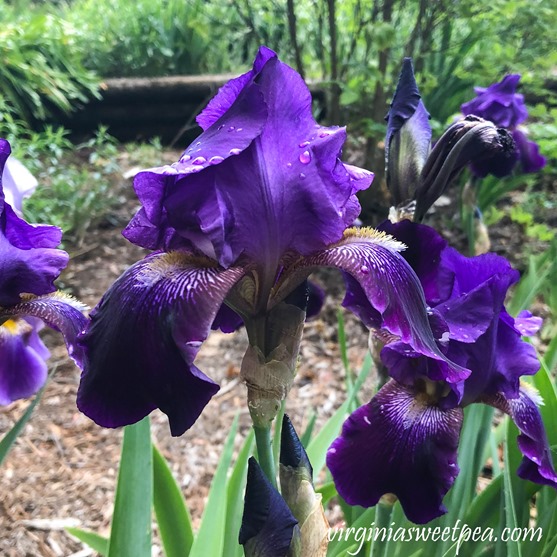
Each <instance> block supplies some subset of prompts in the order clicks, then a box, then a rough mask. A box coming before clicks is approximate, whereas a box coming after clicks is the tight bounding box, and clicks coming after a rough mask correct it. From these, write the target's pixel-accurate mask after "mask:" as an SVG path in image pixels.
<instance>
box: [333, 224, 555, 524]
mask: <svg viewBox="0 0 557 557" xmlns="http://www.w3.org/2000/svg"><path fill="white" fill-rule="evenodd" d="M383 228H384V230H386V231H387V232H389V233H390V234H392V235H393V236H394V237H395V238H397V239H398V240H400V241H403V242H404V243H405V244H406V245H408V250H407V251H406V252H404V255H405V257H407V260H408V262H409V263H410V264H411V265H412V267H413V268H414V270H415V271H416V273H417V274H418V276H419V278H420V280H421V282H422V285H423V287H424V291H425V294H426V300H427V303H428V304H429V306H430V307H431V314H432V315H431V317H432V322H436V323H437V329H438V331H439V336H440V338H441V344H442V345H443V350H444V352H445V353H446V355H447V356H448V357H449V358H450V359H451V360H453V361H455V362H457V363H459V364H460V365H462V366H463V367H466V368H468V369H470V370H471V373H470V375H469V376H468V377H467V378H465V379H464V380H456V381H454V380H453V378H451V377H448V376H447V375H446V374H445V373H444V370H443V369H441V368H440V367H439V365H438V364H437V362H435V361H433V360H431V359H429V358H427V357H423V356H422V355H420V354H417V353H416V352H415V350H413V349H412V347H411V346H409V345H408V344H406V343H405V342H401V341H397V340H394V341H393V342H391V343H389V344H387V345H386V346H385V348H383V351H382V353H381V357H382V360H383V362H384V364H385V365H386V366H387V368H388V370H389V374H390V376H391V379H390V381H389V382H388V383H387V384H386V385H385V386H384V387H383V388H382V389H381V390H380V391H379V392H378V393H377V394H376V395H375V396H374V397H373V398H372V400H371V401H370V402H369V403H368V404H366V405H364V406H362V407H361V408H359V409H358V410H356V411H355V412H354V413H353V414H352V415H351V416H350V417H349V419H348V420H347V421H346V422H345V424H344V427H343V430H342V433H341V436H340V437H339V438H338V439H336V441H335V442H334V443H333V444H332V446H331V448H330V449H329V451H328V454H327V465H328V466H329V469H330V470H331V473H332V475H333V478H334V480H335V483H336V486H337V489H338V492H339V493H340V494H341V495H342V496H343V497H344V499H345V500H346V501H347V502H348V503H350V504H352V505H361V506H364V507H369V506H373V505H375V504H376V503H377V502H378V500H379V498H380V497H381V496H382V495H383V494H385V493H394V494H395V495H396V496H397V497H398V498H399V500H400V502H401V505H402V507H403V509H404V512H405V514H406V516H407V517H408V518H409V519H410V520H412V521H413V522H417V523H425V522H429V521H430V520H432V519H434V518H436V517H438V516H440V515H441V514H443V513H444V512H446V509H445V507H444V506H443V504H442V500H443V497H444V496H445V494H446V493H447V491H448V490H449V489H450V487H451V486H452V484H453V483H454V480H455V478H456V476H457V474H458V464H457V447H458V440H459V434H460V428H461V424H462V417H463V411H462V408H463V407H465V406H467V405H469V404H472V403H485V404H489V405H491V406H494V407H496V408H499V409H500V410H502V411H504V412H506V413H507V414H509V415H510V417H511V418H512V419H513V420H514V422H515V423H516V425H517V427H518V428H519V430H520V435H519V437H518V446H519V448H520V450H521V451H522V453H523V455H524V458H523V460H522V463H521V465H520V467H519V469H518V475H519V476H520V477H522V478H525V479H529V480H531V481H534V482H537V483H540V484H545V485H550V486H552V487H555V488H557V475H556V474H555V470H554V468H553V464H552V459H551V452H550V449H549V446H548V442H547V438H546V434H545V430H544V427H543V423H542V420H541V416H540V413H539V410H538V404H539V403H540V398H539V395H538V394H537V392H536V391H535V389H533V388H532V387H531V386H530V385H529V384H527V383H524V382H522V381H521V376H523V375H533V374H534V373H536V371H537V370H538V368H539V362H538V360H537V358H536V354H535V350H534V348H533V347H532V346H531V345H530V344H528V343H527V342H525V341H523V340H522V339H521V336H530V335H532V334H534V333H535V332H536V331H537V330H538V328H539V326H540V325H541V320H540V319H539V318H536V317H532V315H531V314H530V313H528V312H523V313H521V314H520V315H519V316H518V317H516V318H513V317H511V316H510V315H509V314H508V313H507V311H506V310H505V307H504V299H505V295H506V293H507V290H508V288H509V287H510V286H511V285H512V284H514V283H515V282H516V281H517V280H518V273H517V272H516V271H514V270H513V269H512V268H511V267H510V265H509V263H508V262H507V261H506V260H505V259H504V258H503V257H500V256H497V255H494V254H486V255H481V256H477V257H472V258H468V257H464V256H463V255H461V254H459V253H458V252H457V251H456V250H454V249H452V248H450V247H447V243H446V242H445V241H444V240H443V239H442V238H441V237H440V236H439V235H438V234H437V232H435V230H433V229H432V228H430V227H427V226H424V225H419V224H415V223H412V222H410V221H408V220H405V221H402V222H400V223H398V224H390V223H387V224H385V225H383ZM351 303H352V304H354V306H355V307H358V311H359V312H360V314H362V315H363V314H365V313H366V311H368V310H367V309H366V307H365V301H364V300H363V299H362V297H361V296H360V298H359V299H358V298H357V297H354V298H353V299H352V301H351ZM434 328H435V327H434Z"/></svg>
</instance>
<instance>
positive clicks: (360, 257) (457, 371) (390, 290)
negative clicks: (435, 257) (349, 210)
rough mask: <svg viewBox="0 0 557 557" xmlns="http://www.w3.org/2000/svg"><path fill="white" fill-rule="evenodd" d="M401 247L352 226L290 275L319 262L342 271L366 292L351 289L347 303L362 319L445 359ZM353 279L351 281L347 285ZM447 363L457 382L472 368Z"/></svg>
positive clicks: (392, 241)
mask: <svg viewBox="0 0 557 557" xmlns="http://www.w3.org/2000/svg"><path fill="white" fill-rule="evenodd" d="M403 248H404V246H403V245H402V244H400V243H399V242H397V241H396V240H394V239H393V238H392V237H390V236H387V235H386V234H384V233H380V232H377V231H375V230H372V229H359V230H357V229H350V230H347V231H346V233H345V238H344V240H342V241H341V242H339V243H338V244H334V245H332V246H331V247H329V248H328V249H325V250H323V251H320V252H317V253H315V254H313V255H311V256H309V257H306V258H304V259H301V260H300V261H298V262H297V263H296V264H295V265H294V266H293V267H292V268H291V269H289V270H288V272H287V274H288V276H292V275H296V274H302V273H303V272H306V273H307V272H308V270H309V269H311V268H313V267H318V266H328V267H336V268H338V269H341V270H342V271H344V272H345V273H348V274H349V275H351V276H352V278H353V279H354V280H355V281H357V283H358V284H359V287H360V289H361V290H360V292H363V293H364V294H365V298H363V297H362V296H361V295H357V296H354V295H353V293H352V292H350V291H348V292H347V295H346V298H345V302H344V305H345V306H346V307H348V309H350V310H352V311H354V312H355V313H356V315H358V317H360V319H362V321H364V323H366V324H368V325H371V326H375V327H378V328H379V327H382V328H385V329H387V330H388V331H389V332H390V333H392V334H394V335H398V336H399V337H400V338H401V339H402V341H404V342H406V343H408V344H409V345H410V346H411V347H412V348H414V349H415V350H416V351H418V352H419V353H420V354H423V355H426V356H429V357H431V358H434V359H436V360H442V361H444V362H447V359H446V357H445V356H444V355H443V354H442V352H441V351H440V349H439V347H438V346H437V344H436V342H435V339H434V337H433V333H432V331H431V327H430V325H429V322H428V318H427V308H426V302H425V299H424V293H423V289H422V287H421V285H420V281H419V280H418V277H417V276H416V274H415V273H414V271H412V268H411V267H410V266H409V265H408V263H407V262H406V261H405V260H404V258H403V257H402V255H401V254H400V253H399V251H400V250H402V249H403ZM285 274H286V273H285ZM352 283H353V281H352V282H350V281H349V283H348V286H349V287H350V284H352ZM279 292H280V289H279ZM277 298H280V294H278V295H277ZM378 315H380V322H378V320H377V317H378ZM448 363H449V367H450V369H451V370H452V371H451V380H452V381H453V382H456V381H458V380H460V379H464V378H465V377H466V376H467V375H468V373H469V372H468V370H465V369H463V368H460V367H459V366H456V365H455V366H452V365H451V362H448Z"/></svg>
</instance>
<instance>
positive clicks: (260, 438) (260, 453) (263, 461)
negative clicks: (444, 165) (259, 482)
mask: <svg viewBox="0 0 557 557" xmlns="http://www.w3.org/2000/svg"><path fill="white" fill-rule="evenodd" d="M253 431H254V432H255V444H256V446H257V459H258V461H259V465H260V466H261V469H262V470H263V472H264V473H265V476H267V479H268V480H269V481H270V482H271V484H272V485H273V486H274V487H277V473H276V468H275V459H274V457H273V443H272V441H271V426H270V425H269V427H257V426H255V425H254V426H253Z"/></svg>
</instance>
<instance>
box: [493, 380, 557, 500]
mask: <svg viewBox="0 0 557 557" xmlns="http://www.w3.org/2000/svg"><path fill="white" fill-rule="evenodd" d="M483 402H485V403H486V404H490V405H491V406H495V407H496V408H499V409H500V410H502V411H503V412H506V413H507V414H509V416H510V417H511V418H512V420H513V421H514V423H515V424H516V426H517V427H518V429H519V430H520V435H519V436H518V447H519V449H520V451H521V452H522V454H523V455H524V458H523V459H522V462H521V463H520V466H519V468H518V471H517V473H518V475H519V476H520V477H521V478H523V479H525V480H530V481H532V482H536V483H538V484H542V485H550V486H552V487H554V488H556V489H557V474H556V473H555V469H554V468H553V463H552V458H551V450H550V448H549V444H548V442H547V436H546V433H545V428H544V425H543V422H542V418H541V415H540V411H539V410H538V404H540V403H542V401H541V400H540V396H539V394H538V393H537V391H536V390H535V389H534V388H533V387H531V386H530V385H528V384H522V385H521V387H520V392H519V394H518V397H517V398H513V399H508V398H506V397H505V396H504V395H502V394H500V393H499V394H497V395H495V396H492V397H486V398H484V400H483Z"/></svg>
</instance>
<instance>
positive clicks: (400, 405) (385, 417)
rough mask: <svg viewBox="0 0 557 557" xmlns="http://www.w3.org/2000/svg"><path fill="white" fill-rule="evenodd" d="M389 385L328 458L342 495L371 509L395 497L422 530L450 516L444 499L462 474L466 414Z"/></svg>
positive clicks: (353, 419) (354, 419)
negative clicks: (387, 497) (460, 463)
mask: <svg viewBox="0 0 557 557" xmlns="http://www.w3.org/2000/svg"><path fill="white" fill-rule="evenodd" d="M416 395H417V393H416V392H414V391H412V390H410V389H408V388H405V387H403V386H401V385H399V384H398V383H397V382H396V381H392V380H391V381H389V383H387V384H386V385H385V386H384V387H383V388H382V389H381V390H380V391H379V392H378V393H377V395H375V396H374V397H373V398H372V399H371V401H370V402H369V403H368V404H366V405H365V406H362V407H360V408H358V410H356V411H355V412H354V413H353V414H352V415H351V416H350V417H349V418H348V420H347V421H346V422H345V423H344V426H343V428H342V433H341V435H340V437H339V438H338V439H336V440H335V441H334V443H333V444H332V445H331V447H330V449H329V451H328V452H327V466H328V467H329V470H330V471H331V474H332V475H333V479H334V481H335V485H336V488H337V490H338V492H339V494H340V495H341V496H342V497H343V498H344V499H345V500H346V502H347V503H349V504H350V505H361V506H363V507H370V506H373V505H375V504H377V502H378V501H379V498H380V497H381V496H382V495H384V494H386V493H394V494H395V495H396V496H397V497H398V498H399V500H400V503H401V505H402V508H403V509H404V513H405V514H406V516H407V517H408V518H409V519H410V520H412V521H413V522H416V523H419V524H423V523H426V522H429V521H430V520H433V519H434V518H436V517H438V516H441V515H442V514H443V513H445V512H446V509H445V507H444V506H443V503H442V501H443V497H444V496H445V494H446V493H447V491H448V490H449V489H450V487H451V486H452V485H453V483H454V480H455V478H456V476H457V474H458V465H457V446H458V439H459V434H460V429H461V426H462V410H461V409H459V408H456V409H453V410H449V411H443V410H441V409H440V408H438V407H437V406H435V405H434V404H429V403H428V402H427V401H426V400H425V399H424V398H423V397H418V396H416Z"/></svg>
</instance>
